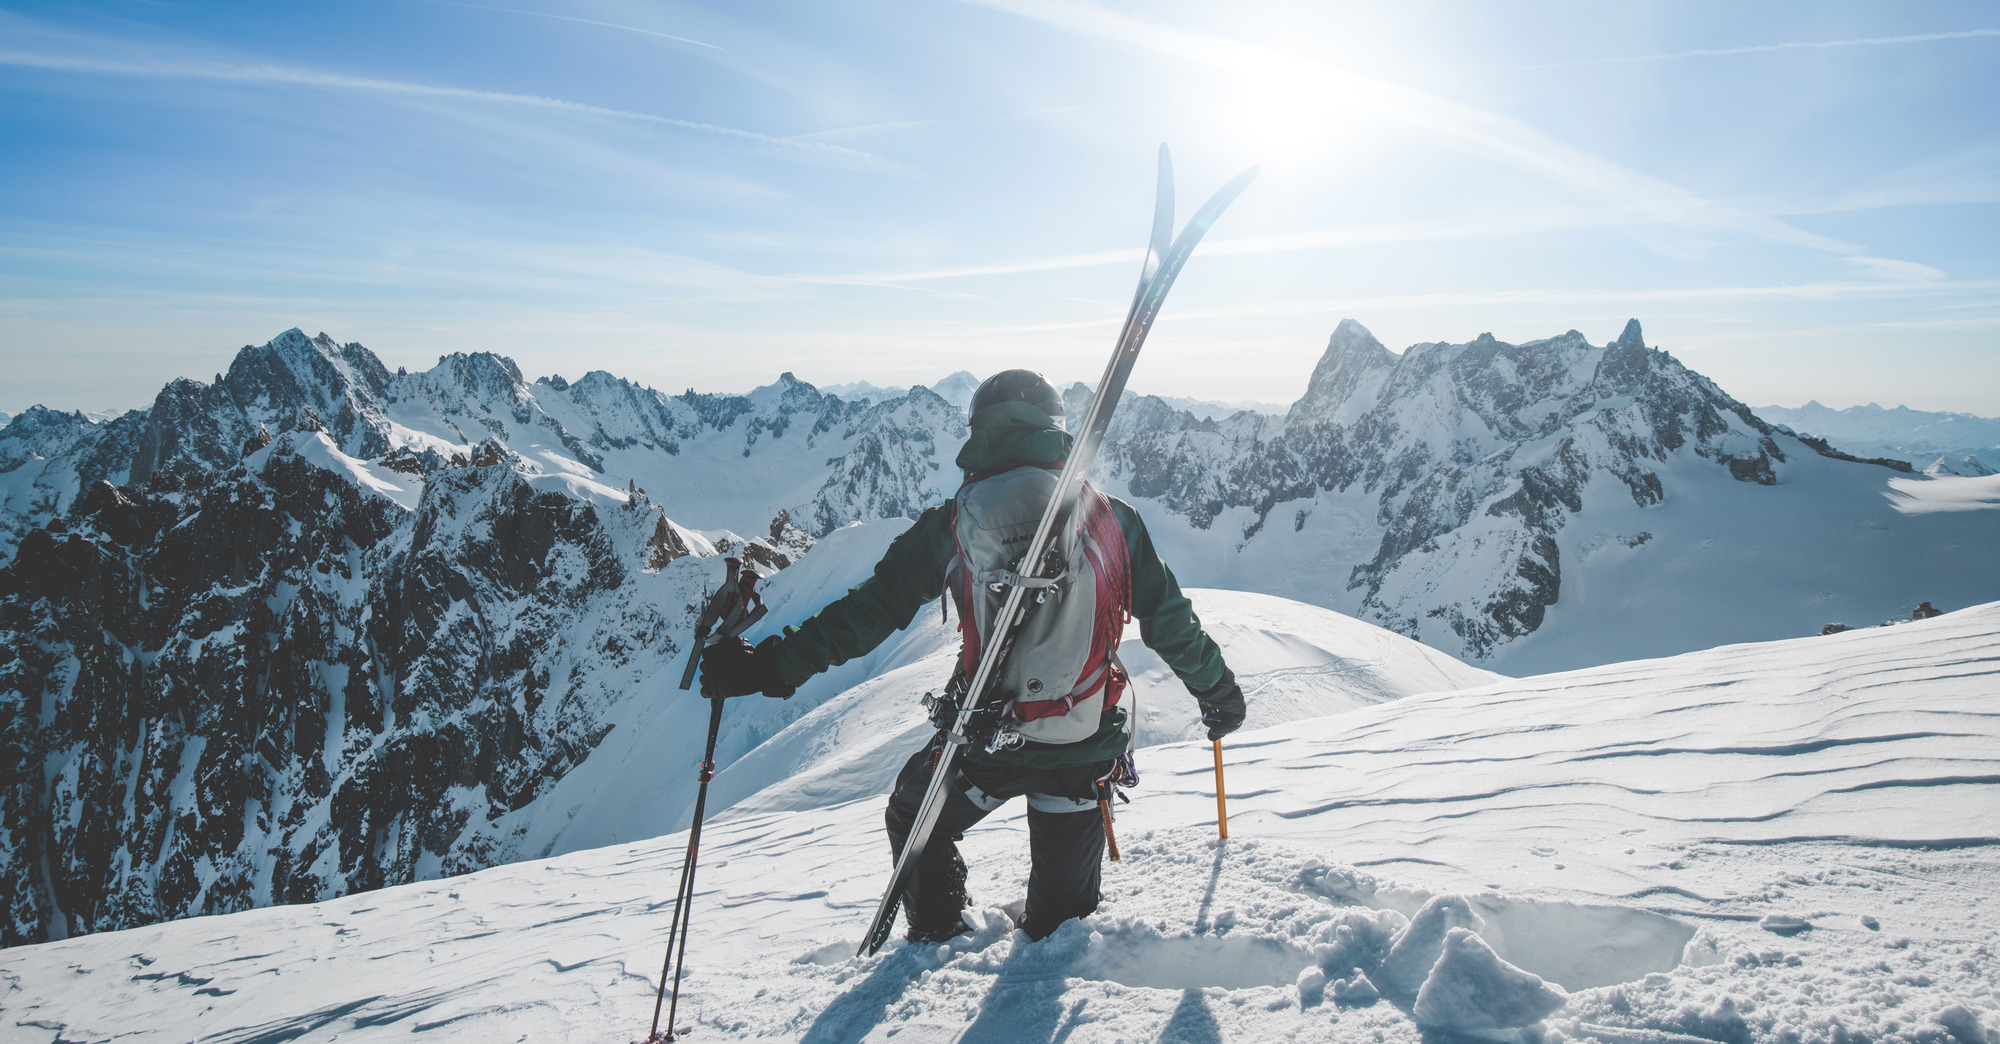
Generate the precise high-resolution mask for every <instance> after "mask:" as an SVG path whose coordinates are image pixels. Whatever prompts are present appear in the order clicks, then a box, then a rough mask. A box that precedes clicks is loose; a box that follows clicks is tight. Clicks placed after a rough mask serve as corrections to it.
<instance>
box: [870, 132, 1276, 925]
mask: <svg viewBox="0 0 2000 1044" xmlns="http://www.w3.org/2000/svg"><path fill="white" fill-rule="evenodd" d="M1258 169H1259V168H1257V167H1251V168H1250V169H1249V170H1246V171H1244V172H1243V173H1241V174H1238V175H1237V176H1236V177H1235V179H1234V180H1232V181H1230V182H1229V184H1227V185H1224V186H1223V187H1222V188H1221V189H1219V190H1217V191H1216V193H1215V195H1213V196H1211V197H1209V200H1208V202H1207V203H1204V204H1202V207H1201V209H1200V210H1198V211H1196V212H1195V215H1194V217H1193V218H1191V219H1190V220H1189V221H1188V223H1187V227H1185V228H1183V229H1182V230H1181V234H1180V235H1179V236H1178V237H1172V234H1173V223H1174V172H1173V161H1172V159H1171V157H1170V156H1169V155H1168V153H1167V147H1166V146H1165V145H1161V146H1160V173H1159V190H1158V195H1157V196H1156V197H1155V202H1154V204H1153V234H1152V238H1151V240H1150V242H1149V243H1148V244H1147V247H1146V259H1145V263H1144V265H1143V266H1142V267H1141V269H1140V271H1139V288H1138V289H1137V290H1136V291H1134V292H1133V294H1132V307H1131V309H1130V310H1129V311H1128V312H1127V313H1126V316H1125V325H1124V326H1123V327H1122V328H1121V329H1120V331H1119V335H1118V344H1117V347H1116V349H1115V350H1114V351H1113V352H1112V353H1111V361H1110V362H1109V363H1107V364H1106V365H1105V368H1104V376H1103V378H1102V379H1100V380H1099V381H1098V383H1097V394H1096V395H1095V396H1094V397H1093V398H1092V399H1091V401H1090V410H1089V412H1088V413H1086V414H1085V415H1084V421H1083V427H1082V428H1081V430H1079V431H1078V432H1077V433H1076V437H1075V441H1074V442H1073V443H1072V445H1071V447H1070V452H1069V458H1068V459H1067V460H1066V461H1064V462H1063V469H1062V473H1061V475H1060V477H1059V478H1058V479H1057V480H1056V488H1055V491H1054V492H1053V493H1052V494H1051V495H1050V497H1049V504H1048V507H1047V508H1045V509H1044V510H1043V511H1042V518H1041V522H1040V523H1039V524H1038V525H1037V526H1036V527H1035V536H1034V539H1032V540H1031V541H1029V543H1028V547H1027V552H1026V553H1025V554H1024V555H1022V556H1021V561H1020V565H1019V566H1018V567H1017V568H1016V570H1015V572H1016V574H1018V576H1019V578H1021V579H1024V580H1036V579H1045V578H1046V577H1047V574H1048V573H1049V572H1050V565H1049V563H1047V562H1046V558H1047V557H1048V551H1049V549H1050V548H1051V547H1053V546H1055V541H1056V537H1057V535H1058V534H1057V526H1058V525H1059V524H1064V523H1066V522H1068V521H1069V520H1070V519H1071V517H1072V515H1073V512H1071V510H1070V508H1071V506H1072V505H1073V502H1074V501H1075V500H1076V497H1077V493H1078V490H1079V489H1080V488H1081V486H1082V485H1083V480H1084V477H1085V476H1086V475H1088V474H1089V472H1090V465H1091V462H1092V461H1093V460H1094V459H1095V458H1096V456H1097V449H1098V446H1099V445H1100V444H1102V443H1103V441H1104V432H1105V429H1107V428H1108V427H1110V425H1111V412H1112V410H1114V409H1116V408H1117V406H1118V400H1119V398H1120V396H1122V395H1123V394H1124V392H1125V381H1126V379H1127V378H1129V377H1130V376H1131V374H1132V364H1133V363H1134V362H1135V361H1137V359H1138V357H1139V349H1140V348H1141V347H1142V346H1144V345H1145V343H1146V334H1147V333H1148V332H1150V331H1151V330H1152V328H1153V320H1154V318H1156V317H1157V316H1158V315H1159V313H1160V305H1161V304H1162V303H1163V302H1164V301H1165V300H1166V297H1167V291H1168V290H1170V289H1172V288H1173V285H1174V277H1176V276H1178V275H1179V274H1180V270H1181V266H1183V265H1185V264H1186V263H1187V259H1188V256H1189V255H1191V254H1193V253H1194V248H1195V245H1196V244H1197V243H1200V242H1201V238H1202V236H1204V235H1206V234H1207V233H1208V230H1209V228H1210V227H1211V226H1213V225H1214V224H1215V219H1216V218H1217V217H1220V216H1221V214H1222V211H1223V210H1224V208H1226V207H1228V206H1229V204H1230V203H1232V202H1235V200H1236V197H1237V196H1238V195H1240V194H1241V193H1242V192H1243V189H1244V188H1245V187H1247V186H1248V185H1249V184H1250V181H1251V179H1253V178H1255V177H1256V176H1257V171H1258ZM1169 237H1172V238H1171V241H1170V239H1169ZM1027 592H1028V587H1027V586H1025V585H1023V584H1013V585H1010V586H1009V588H1008V591H1007V598H1006V601H1004V602H1003V603H1002V604H1001V609H1000V611H999V612H998V613H996V614H994V616H993V624H992V626H993V629H994V632H995V633H993V634H991V635H988V636H986V642H985V648H984V650H983V651H982V652H981V655H980V657H979V667H978V668H977V669H976V670H975V671H974V672H973V675H972V679H971V681H970V682H968V683H967V685H966V688H965V698H964V700H963V701H961V702H960V704H959V707H958V720H957V723H956V725H955V727H954V728H952V729H951V730H950V732H949V733H948V735H947V742H946V743H945V744H944V745H943V749H942V750H940V751H939V753H938V758H937V765H936V767H935V768H934V769H932V771H931V780H930V786H929V787H928V788H926V789H925V791H924V798H923V803H922V804H921V805H920V806H918V812H917V819H916V822H914V823H912V824H911V827H910V834H909V837H908V839H907V840H905V841H904V843H903V849H902V851H901V852H899V853H897V855H896V869H895V872H894V873H893V874H892V875H891V876H890V879H889V887H888V889H887V890H886V891H884V892H883V893H882V901H881V903H880V904H878V905H877V906H876V908H875V919H874V921H873V922H872V923H870V924H869V926H868V931H867V933H866V934H865V935H863V936H862V937H861V946H860V948H859V949H858V951H857V956H868V955H870V954H873V953H875V951H877V950H879V949H881V948H882V943H883V942H884V941H886V940H887V939H888V937H889V931H890V929H891V928H892V927H893V926H894V924H895V920H896V909H897V907H899V906H900V905H901V904H902V899H903V892H904V890H905V889H906V888H908V887H909V883H910V878H911V877H912V876H914V875H915V873H916V868H917V864H918V862H919V861H920V860H922V859H923V855H924V849H925V848H926V846H927V845H928V844H929V842H930V835H931V831H932V830H933V829H934V828H935V827H936V826H937V821H938V815H939V814H940V813H941V812H942V811H943V810H944V802H945V798H946V797H947V796H948V793H949V787H950V781H951V778H952V776H953V774H954V772H955V771H956V765H955V762H956V761H957V757H958V751H959V747H960V746H962V745H963V743H964V740H963V738H962V737H963V736H964V735H965V730H966V726H967V725H968V724H969V723H970V722H971V720H972V717H973V715H974V713H975V712H977V711H978V710H979V708H980V705H981V704H982V703H984V702H985V701H986V698H987V697H988V695H989V693H988V689H990V688H991V686H992V683H993V679H994V678H995V677H996V676H997V674H998V672H999V668H1000V665H1001V663H1002V662H1003V661H1005V659H1006V657H1007V652H1008V650H1009V648H1010V647H1011V646H1012V644H1013V638H1014V635H1015V634H1016V633H1017V632H1018V631H1019V630H1020V627H1021V624H1022V622H1023V621H1024V620H1025V619H1026V618H1027V612H1028V610H1029V608H1030V607H1031V603H1029V601H1028V600H1027V599H1026V597H1025V596H1026V594H1027Z"/></svg>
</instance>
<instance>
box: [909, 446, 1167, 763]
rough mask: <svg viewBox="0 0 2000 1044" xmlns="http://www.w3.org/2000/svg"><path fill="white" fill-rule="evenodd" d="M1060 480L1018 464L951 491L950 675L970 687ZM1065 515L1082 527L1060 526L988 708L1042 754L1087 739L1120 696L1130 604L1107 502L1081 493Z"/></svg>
mask: <svg viewBox="0 0 2000 1044" xmlns="http://www.w3.org/2000/svg"><path fill="white" fill-rule="evenodd" d="M1057 479H1058V476H1057V474H1056V473H1055V472H1054V471H1051V470H1049V469H1047V468H1043V467H1039V466H1035V465H1026V466H1023V467H1018V468H1014V469H1012V470H1010V471H1003V472H1001V473H999V474H997V475H991V476H987V477H983V478H980V479H977V480H976V481H971V482H967V483H966V484H965V485H963V486H961V487H959V491H958V495H957V497H956V498H955V500H954V503H953V516H952V534H953V537H954V539H955V540H956V541H957V544H958V554H957V556H956V557H955V558H953V559H952V562H951V565H950V566H949V567H948V569H947V572H946V577H945V581H946V587H948V588H949V589H950V590H951V592H952V599H953V601H955V602H957V603H958V612H959V619H960V621H961V623H960V628H961V630H962V631H963V632H964V634H965V645H964V648H963V649H962V650H961V651H960V654H959V665H960V670H961V671H963V672H964V673H965V674H966V675H967V676H970V675H971V674H972V672H974V671H975V670H977V669H978V666H979V657H980V654H981V651H982V650H983V648H984V646H985V643H986V642H987V641H988V640H989V639H990V638H991V636H992V634H993V630H994V619H993V618H994V616H995V615H997V614H998V613H999V611H1000V608H1001V605H1002V603H1003V602H1005V601H1006V598H1007V588H1008V587H1009V586H1010V585H1012V584H1015V583H1018V582H1019V575H1018V574H1019V573H1020V572H1022V571H1024V569H1025V566H1026V565H1027V563H1023V562H1022V561H1020V548H1021V546H1022V545H1024V544H1026V543H1027V542H1028V541H1029V540H1030V539H1032V538H1033V536H1034V533H1035V527H1036V526H1037V525H1038V524H1040V522H1041V518H1042V512H1043V510H1044V509H1045V508H1046V507H1047V506H1048V502H1049V497H1051V496H1053V495H1054V493H1055V487H1056V482H1057ZM1072 510H1073V511H1080V512H1082V517H1081V520H1080V524H1078V520H1076V519H1073V518H1072V519H1063V520H1061V529H1060V532H1061V533H1062V536H1061V538H1060V539H1059V540H1057V541H1056V543H1055V546H1054V547H1053V548H1052V549H1051V551H1050V554H1051V556H1052V557H1054V558H1055V559H1057V560H1058V561H1059V562H1060V564H1061V568H1060V569H1059V571H1058V572H1057V575H1056V576H1055V578H1054V579H1053V580H1037V581H1033V582H1031V584H1030V587H1031V590H1030V591H1029V595H1030V597H1029V599H1028V601H1027V605H1028V607H1029V608H1028V615H1027V619H1026V620H1025V621H1023V622H1022V624H1021V626H1020V628H1019V629H1018V630H1016V632H1015V634H1014V639H1013V644H1012V645H1011V646H1010V647H1009V648H1008V649H1007V652H1006V659H1005V660H1003V661H1001V665H1000V670H999V672H998V675H997V677H995V678H994V680H993V689H992V690H991V695H990V696H989V697H988V699H989V700H990V701H991V703H992V704H993V705H996V706H1003V707H1005V708H1006V716H1007V719H1008V721H1009V722H1010V723H1011V724H1013V725H1014V727H1015V729H1016V730H1018V731H1019V732H1020V734H1021V736H1022V737H1023V738H1024V739H1030V740H1034V741H1036V742H1040V743H1055V744H1061V743H1076V742H1080V741H1082V740H1085V739H1089V738H1090V737H1091V736H1092V735H1094V734H1096V732H1097V729H1098V726H1099V724H1100V718H1101V716H1102V714H1103V712H1104V710H1105V709H1106V708H1109V707H1114V706H1116V705H1117V703H1118V697H1119V694H1120V693H1121V692H1123V691H1124V688H1125V676H1124V673H1123V672H1122V671H1120V670H1119V669H1118V668H1117V666H1116V665H1115V664H1114V663H1113V662H1112V654H1113V653H1115V652H1117V650H1118V642H1119V639H1120V638H1121V637H1123V635H1124V632H1125V621H1126V619H1127V618H1128V616H1129V615H1130V612H1131V604H1132V590H1131V588H1132V577H1131V560H1130V558H1129V557H1128V555H1127V552H1126V547H1125V531H1124V530H1123V529H1122V528H1121V527H1120V526H1119V525H1118V518H1117V516H1116V515H1114V514H1113V513H1112V511H1111V502H1110V501H1109V500H1108V499H1106V498H1105V496H1104V494H1102V493H1099V492H1098V491H1097V490H1095V489H1093V488H1091V486H1090V484H1089V483H1088V482H1086V483H1084V484H1083V488H1082V491H1081V493H1080V494H1079V496H1078V497H1077V506H1076V507H1075V508H1074V509H1072Z"/></svg>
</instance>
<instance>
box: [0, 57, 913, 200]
mask: <svg viewBox="0 0 2000 1044" xmlns="http://www.w3.org/2000/svg"><path fill="white" fill-rule="evenodd" d="M0 65H10V66H14V67H17V68H29V69H46V70H50V71H53V72H68V73H79V74H84V75H96V76H127V77H138V78H146V79H163V80H211V81H224V82H230V83H257V84H287V85H292V86H298V87H308V88H317V89H322V90H335V91H350V92H360V93H367V94H377V95H386V96H404V97H418V98H436V99H446V100H453V101H467V102H477V103H484V104H497V105H505V106H511V107H516V108H524V109H535V110H541V111H545V112H554V113H560V114H565V115H570V116H589V117H597V118H602V119H610V120H617V121H622V122H628V123H640V124H648V125H652V126H657V127H666V128H670V129H673V130H677V131H683V132H686V133H691V134H698V135H703V136H708V137H713V138H720V139H723V140H727V141H733V142H736V143H737V144H738V145H739V147H741V148H744V149H746V150H749V151H755V152H758V153H761V154H764V155H768V156H771V157H772V158H774V159H781V160H785V161H788V162H793V163H808V164H812V165H815V166H827V167H839V168H843V169H848V170H866V171H877V172H881V173H888V174H898V175H902V176H905V177H916V176H921V172H919V171H917V170H916V169H915V168H913V167H911V166H909V165H908V164H905V163H900V162H897V161H895V160H891V159H887V158H884V157H881V156H877V155H875V154H873V153H869V152H863V151H861V150H860V149H854V148H849V147H847V146H845V145H833V144H828V143H826V142H818V141H810V140H805V139H800V138H792V137H782V136H779V135H775V134H764V133H761V132H758V131H750V130H742V129H739V128H736V127H724V126H720V125H718V124H713V123H703V122H700V121H698V120H683V119H677V118H675V117H672V116H659V115H655V114H653V113H648V112H634V111H632V110H629V109H614V108H608V107H606V106H602V105H591V104H587V103H585V102H574V101H566V100H564V99H561V98H549V97H544V96H541V95H535V94H517V93H513V92H510V91H488V90H479V89H476V88H470V87H450V86H442V85H438V84H427V83H414V82H410V81H406V80H385V79H380V78H376V77H369V76H350V75H348V74H345V73H336V72H326V71H323V70H319V69H311V68H305V67H302V66H291V65H251V64H240V63H229V62H124V61H109V60H105V59H100V58H82V57H75V56H71V55H54V54H39V53H34V52H24V51H0Z"/></svg>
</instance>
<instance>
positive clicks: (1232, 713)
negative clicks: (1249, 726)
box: [1194, 667, 1243, 740]
mask: <svg viewBox="0 0 2000 1044" xmlns="http://www.w3.org/2000/svg"><path fill="white" fill-rule="evenodd" d="M1194 701H1195V702H1196V703H1199V704H1201V723H1202V724H1203V725H1206V726H1208V738H1209V739H1212V740H1219V739H1221V738H1222V737H1224V736H1227V735H1229V734H1230V733H1232V732H1235V731H1236V729H1237V727H1238V726H1241V725H1242V724H1243V687H1242V686H1240V685H1238V684H1236V674H1235V672H1233V671H1231V670H1229V669H1228V668H1227V667H1225V668H1223V670H1222V680H1221V681H1219V682H1216V683H1215V688H1213V689H1210V690H1208V691H1207V692H1197V693H1195V694H1194Z"/></svg>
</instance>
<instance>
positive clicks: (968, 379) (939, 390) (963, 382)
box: [820, 370, 980, 411]
mask: <svg viewBox="0 0 2000 1044" xmlns="http://www.w3.org/2000/svg"><path fill="white" fill-rule="evenodd" d="M979 381H980V378H978V377H974V376H973V375H972V373H971V371H969V370H959V371H958V372H956V373H953V374H952V375H951V376H949V377H946V378H944V379H943V380H941V381H938V382H937V383H936V384H933V385H931V386H930V390H931V391H933V392H935V393H936V394H937V396H938V397H939V398H941V399H943V400H944V401H946V402H948V403H951V404H952V405H953V406H956V407H958V408H959V409H960V410H961V411H962V410H964V409H965V408H966V407H967V406H969V405H971V403H972V393H973V392H975V391H978V390H979ZM820 391H822V392H824V393H826V394H828V395H838V396H840V397H841V398H843V399H847V400H850V401H859V400H861V399H872V400H874V401H876V402H883V401H885V400H888V399H900V398H902V397H903V396H905V395H908V394H909V393H910V389H908V388H896V387H892V388H883V387H879V386H877V385H873V384H870V383H868V382H867V381H848V382H847V383H845V384H829V385H825V386H824V387H822V388H820Z"/></svg>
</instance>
